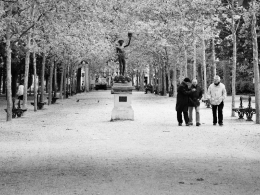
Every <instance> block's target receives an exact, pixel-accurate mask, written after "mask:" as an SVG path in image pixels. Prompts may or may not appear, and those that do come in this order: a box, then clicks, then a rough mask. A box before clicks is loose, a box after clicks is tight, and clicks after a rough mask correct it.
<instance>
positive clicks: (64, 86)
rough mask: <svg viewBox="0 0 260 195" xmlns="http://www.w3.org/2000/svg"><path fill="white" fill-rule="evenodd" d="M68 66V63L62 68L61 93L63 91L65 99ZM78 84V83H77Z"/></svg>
mask: <svg viewBox="0 0 260 195" xmlns="http://www.w3.org/2000/svg"><path fill="white" fill-rule="evenodd" d="M68 66H69V61H68V64H67V65H66V66H65V67H64V77H63V91H64V97H65V98H67V76H68V71H67V70H68V69H67V67H68ZM77 84H78V82H77Z"/></svg>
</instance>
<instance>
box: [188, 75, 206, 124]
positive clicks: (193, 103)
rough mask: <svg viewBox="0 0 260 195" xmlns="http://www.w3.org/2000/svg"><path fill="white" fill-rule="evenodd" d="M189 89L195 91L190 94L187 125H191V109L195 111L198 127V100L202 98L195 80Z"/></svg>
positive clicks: (200, 90)
mask: <svg viewBox="0 0 260 195" xmlns="http://www.w3.org/2000/svg"><path fill="white" fill-rule="evenodd" d="M191 89H196V91H194V92H192V93H191V94H190V99H189V125H193V122H192V121H193V119H192V114H193V108H195V111H196V126H200V100H201V98H202V93H203V92H202V89H201V88H200V87H199V86H198V81H197V79H193V80H192V85H191Z"/></svg>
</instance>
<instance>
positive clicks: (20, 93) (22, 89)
mask: <svg viewBox="0 0 260 195" xmlns="http://www.w3.org/2000/svg"><path fill="white" fill-rule="evenodd" d="M23 92H24V85H23V82H22V81H21V82H20V85H19V87H18V91H17V93H16V95H17V96H18V100H19V101H18V108H21V103H20V102H21V100H23Z"/></svg>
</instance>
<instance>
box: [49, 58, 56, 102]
mask: <svg viewBox="0 0 260 195" xmlns="http://www.w3.org/2000/svg"><path fill="white" fill-rule="evenodd" d="M54 60H55V59H52V62H51V65H50V76H49V91H48V105H50V104H51V101H52V80H53V68H54Z"/></svg>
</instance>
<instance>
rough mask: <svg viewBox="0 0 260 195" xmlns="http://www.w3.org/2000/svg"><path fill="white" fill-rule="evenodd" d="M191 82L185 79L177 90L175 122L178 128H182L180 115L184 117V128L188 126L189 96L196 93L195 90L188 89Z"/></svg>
mask: <svg viewBox="0 0 260 195" xmlns="http://www.w3.org/2000/svg"><path fill="white" fill-rule="evenodd" d="M190 84H191V81H190V79H189V78H185V79H184V80H183V82H182V83H181V84H180V86H179V87H178V89H177V101H176V111H177V120H178V123H179V126H182V122H183V120H182V113H183V117H184V121H185V123H186V126H189V116H188V102H189V95H190V94H191V93H192V92H194V91H196V89H192V90H191V89H189V85H190Z"/></svg>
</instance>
